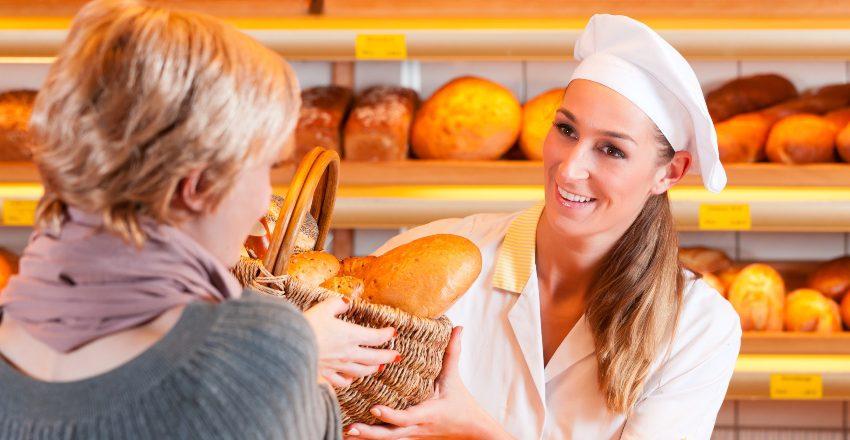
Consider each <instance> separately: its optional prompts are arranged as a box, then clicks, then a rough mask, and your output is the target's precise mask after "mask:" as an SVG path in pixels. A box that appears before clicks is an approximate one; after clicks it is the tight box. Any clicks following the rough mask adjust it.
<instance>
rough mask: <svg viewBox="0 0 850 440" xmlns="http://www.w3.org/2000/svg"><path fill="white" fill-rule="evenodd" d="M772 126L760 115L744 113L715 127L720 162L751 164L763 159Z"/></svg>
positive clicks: (766, 118)
mask: <svg viewBox="0 0 850 440" xmlns="http://www.w3.org/2000/svg"><path fill="white" fill-rule="evenodd" d="M772 125H773V121H772V120H771V118H769V117H767V116H765V115H763V114H761V113H746V114H743V115H738V116H735V117H733V118H732V119H729V120H726V121H723V122H721V123H719V124H716V125H715V130H716V131H717V148H718V150H719V152H720V162H721V163H724V164H729V163H752V162H758V161H760V160H762V159H763V158H764V145H765V143H766V142H767V136H768V134H769V133H770V127H771V126H772Z"/></svg>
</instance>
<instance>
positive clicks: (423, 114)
mask: <svg viewBox="0 0 850 440" xmlns="http://www.w3.org/2000/svg"><path fill="white" fill-rule="evenodd" d="M521 117H522V109H521V107H520V105H519V102H517V100H516V98H515V97H514V96H513V94H512V93H511V91H510V90H508V89H506V88H504V87H502V86H501V85H499V84H496V83H494V82H492V81H488V80H486V79H481V78H475V77H462V78H457V79H455V80H452V81H450V82H449V83H448V84H446V85H444V86H443V87H441V88H440V89H439V90H437V91H436V92H434V94H433V95H432V96H431V97H430V98H429V99H428V100H427V101H425V103H424V104H423V105H422V108H420V109H419V112H417V114H416V117H415V118H414V122H413V132H412V135H411V136H412V146H413V152H414V153H415V154H416V156H418V157H420V158H422V159H458V160H493V159H498V158H499V157H501V156H502V155H503V154H505V152H507V151H508V150H509V149H510V148H511V146H512V145H513V144H514V142H516V140H517V136H519V130H520V124H521ZM367 290H368V286H367Z"/></svg>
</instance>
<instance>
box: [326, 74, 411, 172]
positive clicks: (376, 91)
mask: <svg viewBox="0 0 850 440" xmlns="http://www.w3.org/2000/svg"><path fill="white" fill-rule="evenodd" d="M418 101H419V96H418V95H417V94H416V92H415V91H413V90H411V89H406V88H403V87H385V86H375V87H370V88H368V89H366V90H364V91H363V92H362V93H361V94H360V95H358V96H357V99H356V100H355V102H354V107H353V108H352V109H351V113H350V114H349V116H348V121H347V122H346V123H345V136H344V138H343V148H344V150H345V158H346V159H347V160H355V161H391V160H404V159H406V158H407V155H408V150H409V147H408V145H409V138H410V125H411V123H412V122H413V113H414V111H415V110H416V106H417V105H418Z"/></svg>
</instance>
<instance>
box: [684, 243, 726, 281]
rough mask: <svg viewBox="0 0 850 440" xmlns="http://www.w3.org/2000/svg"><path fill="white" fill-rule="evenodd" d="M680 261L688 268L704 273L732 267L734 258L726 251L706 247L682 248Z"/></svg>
mask: <svg viewBox="0 0 850 440" xmlns="http://www.w3.org/2000/svg"><path fill="white" fill-rule="evenodd" d="M679 261H681V262H682V264H683V265H684V266H685V267H687V268H688V269H691V270H693V271H695V272H697V273H700V274H703V275H705V274H707V273H714V272H720V271H722V270H726V269H728V268H730V267H732V260H731V259H730V258H729V256H728V255H726V253H725V252H723V251H721V250H718V249H710V248H706V247H690V248H680V249H679Z"/></svg>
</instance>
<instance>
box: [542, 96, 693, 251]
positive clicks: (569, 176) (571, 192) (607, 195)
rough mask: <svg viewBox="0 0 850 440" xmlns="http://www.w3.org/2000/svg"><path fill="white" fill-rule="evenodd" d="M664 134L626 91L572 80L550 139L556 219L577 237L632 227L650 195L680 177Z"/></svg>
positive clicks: (550, 198)
mask: <svg viewBox="0 0 850 440" xmlns="http://www.w3.org/2000/svg"><path fill="white" fill-rule="evenodd" d="M658 134H659V132H658V129H657V127H656V126H655V124H654V123H653V122H652V120H651V119H649V117H648V116H646V114H644V113H643V111H642V110H641V109H640V108H638V107H637V106H635V105H634V104H632V102H631V101H629V100H628V99H626V98H625V97H623V96H622V95H620V94H619V93H617V92H615V91H613V90H611V89H609V88H607V87H605V86H603V85H600V84H597V83H595V82H592V81H587V80H575V81H572V82H571V83H570V85H569V86H568V87H567V89H566V92H565V93H564V98H563V100H562V102H561V107H560V109H558V111H557V113H556V114H555V118H554V121H553V124H552V128H551V129H550V130H549V134H548V135H547V137H546V140H545V142H544V144H543V165H544V168H545V178H546V210H545V212H546V216H547V220H548V222H549V224H550V225H552V226H553V227H555V228H556V229H557V230H558V231H559V232H561V233H563V234H565V235H571V236H588V235H592V234H596V233H602V232H606V231H611V232H615V233H616V232H624V231H625V229H626V228H628V226H629V225H631V223H632V222H633V221H634V219H635V218H636V217H637V215H638V214H639V213H640V210H641V209H642V208H643V205H644V203H645V202H646V200H647V198H648V197H649V196H650V195H653V194H661V193H663V192H664V191H666V190H667V189H668V188H669V187H670V186H671V185H672V183H673V182H671V181H670V179H669V175H670V169H669V168H670V166H669V165H668V164H669V163H670V159H669V157H670V156H667V155H665V152H666V151H667V150H668V149H669V147H668V146H664V145H663V144H662V143H661V142H660V141H659V139H658ZM678 154H679V153H677V155H678ZM685 154H687V153H685ZM687 161H689V159H687V160H686V162H687ZM685 168H687V165H685ZM673 174H675V171H674V172H673Z"/></svg>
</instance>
